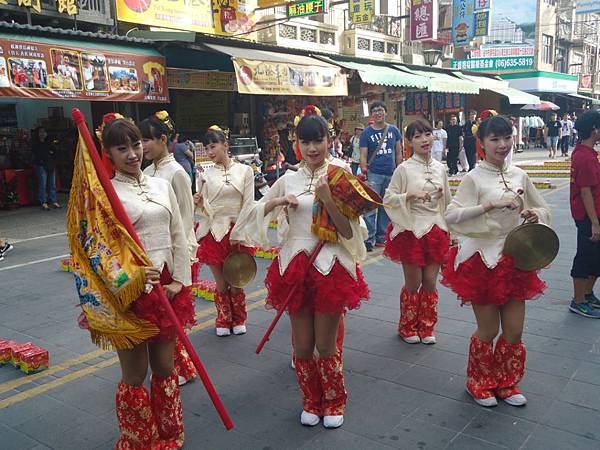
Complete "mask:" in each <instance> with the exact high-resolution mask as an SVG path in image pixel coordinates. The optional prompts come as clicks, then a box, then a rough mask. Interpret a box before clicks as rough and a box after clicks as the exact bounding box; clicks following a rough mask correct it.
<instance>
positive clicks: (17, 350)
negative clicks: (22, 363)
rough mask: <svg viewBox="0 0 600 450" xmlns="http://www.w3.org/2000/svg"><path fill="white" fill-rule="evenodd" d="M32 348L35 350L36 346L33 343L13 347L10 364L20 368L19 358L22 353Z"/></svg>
mask: <svg viewBox="0 0 600 450" xmlns="http://www.w3.org/2000/svg"><path fill="white" fill-rule="evenodd" d="M32 348H35V345H34V344H33V343H32V342H26V343H24V344H17V345H15V346H13V348H12V352H11V355H10V363H11V364H12V365H13V366H15V367H19V358H20V355H21V353H22V352H24V351H26V350H31V349H32Z"/></svg>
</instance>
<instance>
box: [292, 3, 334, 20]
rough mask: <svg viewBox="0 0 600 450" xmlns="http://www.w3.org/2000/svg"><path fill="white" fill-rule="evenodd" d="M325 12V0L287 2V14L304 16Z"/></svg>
mask: <svg viewBox="0 0 600 450" xmlns="http://www.w3.org/2000/svg"><path fill="white" fill-rule="evenodd" d="M326 12H327V0H303V1H298V2H291V3H288V4H287V16H288V17H290V18H292V17H304V16H314V15H315V14H324V13H326Z"/></svg>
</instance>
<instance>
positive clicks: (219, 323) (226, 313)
mask: <svg viewBox="0 0 600 450" xmlns="http://www.w3.org/2000/svg"><path fill="white" fill-rule="evenodd" d="M215 308H216V309H217V318H216V319H215V328H216V332H217V336H229V335H230V334H231V323H232V321H233V319H232V312H231V300H230V299H229V294H228V293H224V292H219V291H217V293H216V294H215Z"/></svg>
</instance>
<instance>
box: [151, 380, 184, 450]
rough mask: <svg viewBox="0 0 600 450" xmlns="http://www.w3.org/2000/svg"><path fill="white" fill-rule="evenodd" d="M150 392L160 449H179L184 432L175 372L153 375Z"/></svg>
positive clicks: (181, 445)
mask: <svg viewBox="0 0 600 450" xmlns="http://www.w3.org/2000/svg"><path fill="white" fill-rule="evenodd" d="M150 393H151V402H152V411H153V412H154V417H156V423H157V424H158V435H159V436H160V443H161V450H176V449H180V448H181V447H183V441H184V434H183V410H182V407H181V397H180V396H179V383H178V382H177V374H176V373H175V372H173V373H172V374H171V375H169V376H168V377H167V378H161V377H159V376H156V375H153V376H152V381H151V390H150Z"/></svg>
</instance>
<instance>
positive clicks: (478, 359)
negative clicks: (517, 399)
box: [467, 335, 498, 406]
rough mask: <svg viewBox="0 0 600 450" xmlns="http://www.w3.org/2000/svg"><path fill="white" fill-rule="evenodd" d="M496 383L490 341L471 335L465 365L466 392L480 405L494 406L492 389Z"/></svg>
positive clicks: (492, 350)
mask: <svg viewBox="0 0 600 450" xmlns="http://www.w3.org/2000/svg"><path fill="white" fill-rule="evenodd" d="M497 385H498V383H497V382H496V371H495V368H494V349H493V347H492V342H484V341H482V340H480V339H479V338H477V337H476V336H475V335H473V336H471V345H470V346H469V364H468V365H467V392H468V393H469V394H471V397H473V400H475V402H476V403H477V404H479V405H481V406H496V405H497V404H498V402H497V401H496V396H495V395H494V389H496V387H497Z"/></svg>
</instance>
